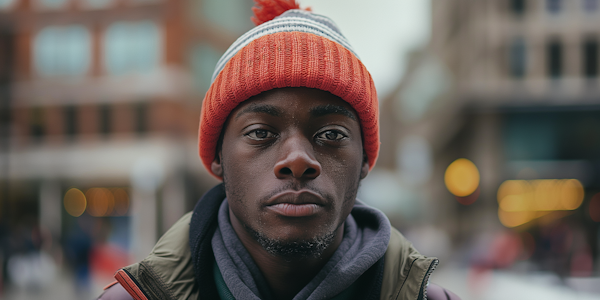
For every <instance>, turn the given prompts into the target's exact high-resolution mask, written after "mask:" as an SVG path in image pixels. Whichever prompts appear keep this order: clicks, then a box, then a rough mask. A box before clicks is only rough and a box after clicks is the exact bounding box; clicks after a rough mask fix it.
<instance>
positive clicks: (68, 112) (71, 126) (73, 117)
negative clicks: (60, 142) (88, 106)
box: [64, 105, 78, 139]
mask: <svg viewBox="0 0 600 300" xmlns="http://www.w3.org/2000/svg"><path fill="white" fill-rule="evenodd" d="M64 114H65V115H64V117H65V136H67V138H69V139H74V138H75V135H76V134H77V131H78V130H77V121H78V118H77V107H75V106H73V105H69V106H65V108H64Z"/></svg>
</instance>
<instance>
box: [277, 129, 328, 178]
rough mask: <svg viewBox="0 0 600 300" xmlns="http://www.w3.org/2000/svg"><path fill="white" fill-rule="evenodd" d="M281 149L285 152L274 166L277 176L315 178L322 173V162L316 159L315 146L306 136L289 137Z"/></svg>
mask: <svg viewBox="0 0 600 300" xmlns="http://www.w3.org/2000/svg"><path fill="white" fill-rule="evenodd" d="M281 149H282V151H283V153H282V155H281V156H280V157H281V158H280V159H279V161H277V163H276V164H275V168H274V172H275V176H276V177H277V178H279V179H285V178H288V177H293V178H296V179H315V178H317V177H318V176H319V175H320V174H321V164H320V163H319V162H318V161H317V160H316V158H315V156H314V153H313V147H312V145H311V143H310V141H308V140H307V139H306V138H302V137H292V138H289V139H287V140H286V141H285V142H284V143H283V145H282V148H281Z"/></svg>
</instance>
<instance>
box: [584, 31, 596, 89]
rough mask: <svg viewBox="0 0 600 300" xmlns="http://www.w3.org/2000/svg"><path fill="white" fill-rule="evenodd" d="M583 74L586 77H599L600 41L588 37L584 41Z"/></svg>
mask: <svg viewBox="0 0 600 300" xmlns="http://www.w3.org/2000/svg"><path fill="white" fill-rule="evenodd" d="M582 57H583V60H582V63H583V66H582V69H583V76H584V77H585V78H589V79H592V78H596V77H598V41H597V40H596V39H591V38H590V39H587V40H585V41H584V42H583V55H582Z"/></svg>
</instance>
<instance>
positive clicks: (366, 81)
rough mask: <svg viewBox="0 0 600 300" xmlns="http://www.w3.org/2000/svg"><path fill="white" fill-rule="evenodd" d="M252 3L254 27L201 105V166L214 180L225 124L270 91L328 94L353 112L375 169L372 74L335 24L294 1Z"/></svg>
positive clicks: (220, 67) (233, 49)
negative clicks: (247, 102)
mask: <svg viewBox="0 0 600 300" xmlns="http://www.w3.org/2000/svg"><path fill="white" fill-rule="evenodd" d="M255 2H256V3H257V6H256V7H254V8H253V9H252V10H253V11H254V15H255V16H254V18H252V20H253V21H254V23H255V24H256V25H257V26H256V27H255V28H253V29H251V30H250V31H248V32H246V33H245V34H243V35H242V36H241V37H239V38H238V39H237V40H236V41H235V42H234V43H233V44H232V45H231V46H230V47H229V49H228V50H227V51H226V52H225V54H223V56H222V57H221V59H220V60H219V62H218V63H217V66H216V68H215V71H214V73H213V77H212V82H211V85H210V88H209V89H208V91H207V92H206V95H205V97H204V102H203V103H202V112H201V115H200V128H199V134H198V135H199V138H198V148H199V153H200V158H201V159H202V163H203V164H204V166H205V167H206V168H207V169H208V171H209V172H211V174H212V171H211V163H212V162H213V160H214V159H215V156H216V154H217V153H216V151H217V143H218V141H219V137H220V135H221V130H222V129H223V125H224V124H225V121H226V120H227V117H228V116H229V114H230V113H231V111H232V110H233V109H235V108H236V107H237V106H238V105H239V104H240V103H241V102H242V101H245V100H247V99H248V98H250V97H252V96H255V95H258V94H260V93H262V92H264V91H268V90H271V89H276V88H283V87H308V88H315V89H320V90H323V91H327V92H330V93H331V94H333V95H336V96H338V97H340V98H341V99H342V100H344V101H346V102H348V104H350V106H352V107H353V108H354V110H355V111H356V113H357V114H358V119H359V123H360V128H361V131H362V140H363V149H364V151H365V153H366V156H367V159H368V162H369V166H370V168H373V166H374V165H375V161H376V160H377V155H378V152H379V105H378V101H377V92H376V91H375V85H374V83H373V79H372V78H371V74H370V73H369V71H367V69H366V68H365V66H364V65H363V64H362V62H361V61H360V59H359V58H358V55H356V52H354V50H353V49H352V47H351V46H350V44H349V43H348V41H347V40H346V38H345V37H344V36H343V35H342V34H341V32H340V30H339V29H338V28H337V26H336V25H335V23H334V22H333V21H332V20H331V19H329V18H327V17H325V16H322V15H318V14H315V13H312V12H310V11H307V10H301V9H299V5H298V4H297V3H296V2H295V0H255ZM213 175H214V176H216V175H215V174H213ZM216 177H218V176H216ZM218 178H219V179H221V178H220V177H218Z"/></svg>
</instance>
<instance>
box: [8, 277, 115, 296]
mask: <svg viewBox="0 0 600 300" xmlns="http://www.w3.org/2000/svg"><path fill="white" fill-rule="evenodd" d="M103 287H104V286H103V285H102V286H101V283H92V287H91V289H90V290H88V291H79V292H77V291H76V290H75V280H74V278H73V277H72V274H71V273H69V272H66V271H64V270H61V271H59V272H58V274H57V276H55V277H54V279H53V280H52V283H51V284H50V285H48V286H45V287H38V288H28V289H20V288H18V287H15V286H5V287H4V288H5V289H4V292H3V293H2V294H0V299H5V300H48V299H61V300H79V299H81V300H92V299H96V298H97V297H98V296H99V295H100V294H101V293H102V288H103Z"/></svg>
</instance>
